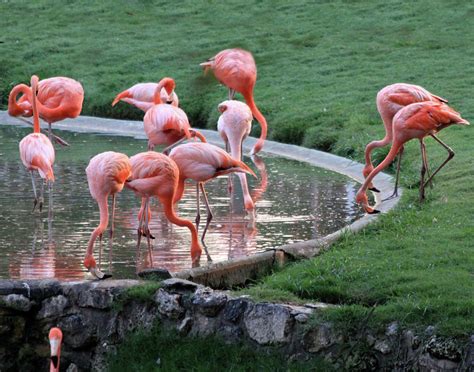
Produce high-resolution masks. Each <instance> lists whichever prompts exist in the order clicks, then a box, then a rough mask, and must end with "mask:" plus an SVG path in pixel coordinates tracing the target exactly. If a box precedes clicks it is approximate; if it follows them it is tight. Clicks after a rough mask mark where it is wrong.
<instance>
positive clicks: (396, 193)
mask: <svg viewBox="0 0 474 372" xmlns="http://www.w3.org/2000/svg"><path fill="white" fill-rule="evenodd" d="M397 197H398V191H397V190H394V191H393V194H392V195H390V196H389V197H388V198H385V199H382V201H383V202H384V201H387V200H390V199H393V198H397Z"/></svg>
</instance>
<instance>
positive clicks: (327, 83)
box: [0, 0, 474, 338]
mask: <svg viewBox="0 0 474 372" xmlns="http://www.w3.org/2000/svg"><path fill="white" fill-rule="evenodd" d="M0 13H1V14H2V15H6V16H2V17H1V19H0V26H1V29H2V30H4V32H3V33H2V35H0V42H1V43H0V50H1V54H0V94H1V98H0V104H1V105H2V108H6V100H7V94H8V92H9V90H10V89H11V87H12V86H13V85H14V84H17V83H19V82H24V81H27V80H28V79H29V76H30V75H31V74H32V73H37V74H38V75H39V76H40V77H48V76H55V75H67V76H71V77H74V78H76V79H78V80H80V81H81V82H82V83H83V85H84V88H85V90H86V101H85V105H84V113H85V114H91V115H98V116H109V117H119V118H124V117H127V118H141V117H142V114H141V113H140V112H139V111H136V110H135V109H133V108H131V107H129V106H127V105H125V104H120V105H118V107H116V108H114V109H112V108H111V107H110V102H111V101H112V99H113V97H114V95H115V94H116V93H118V92H120V91H121V90H123V89H124V88H127V87H128V86H131V85H132V84H134V83H136V82H139V81H156V80H158V79H159V78H161V77H162V76H165V75H169V76H173V77H175V78H176V81H177V93H178V94H179V95H180V99H181V104H182V107H183V109H184V110H185V111H186V112H187V113H188V115H189V117H190V119H191V122H192V124H193V125H197V126H207V127H210V128H215V126H216V120H215V119H216V117H217V111H216V106H217V104H218V103H219V102H220V101H221V100H224V99H225V98H226V90H225V89H224V88H223V87H220V86H218V84H217V83H216V81H215V80H214V79H213V78H212V77H211V76H208V77H204V76H203V75H202V73H201V71H200V69H199V66H198V64H199V62H201V61H203V60H205V59H206V58H208V57H210V56H212V55H214V54H215V53H216V52H217V51H219V50H221V49H224V48H228V47H235V46H240V47H243V48H246V49H249V50H251V51H253V53H254V55H255V58H256V62H257V65H258V71H259V78H258V81H257V86H256V91H255V96H256V102H257V104H258V105H259V106H260V107H261V110H262V112H263V113H264V114H265V115H266V116H267V120H268V122H269V128H270V138H273V139H275V140H278V141H284V142H289V143H296V144H302V145H304V146H308V147H314V148H319V149H323V150H327V151H331V152H333V153H337V154H340V155H344V156H348V157H351V158H354V159H356V160H359V161H360V160H362V159H363V156H362V155H363V149H364V146H365V144H366V143H367V142H369V141H370V140H371V139H374V138H381V137H382V136H383V126H382V123H381V121H380V118H379V116H378V113H377V111H376V108H375V103H374V101H375V95H376V93H377V91H378V90H379V89H380V88H382V87H383V86H385V85H387V84H390V83H393V82H410V83H416V84H419V85H422V86H424V87H426V88H427V89H428V90H430V91H432V92H433V93H435V94H439V95H441V96H443V97H446V98H448V99H449V100H450V102H451V103H452V106H453V107H454V108H456V109H458V110H459V111H460V112H461V113H462V114H463V116H464V117H465V118H467V119H468V120H471V121H474V94H473V93H472V76H474V65H473V64H472V60H473V57H474V49H472V48H471V46H472V45H473V44H474V27H473V26H474V24H473V23H474V17H473V15H474V5H473V4H469V3H467V2H464V1H415V2H403V1H386V2H379V1H375V0H374V1H360V2H359V1H357V2H353V1H328V2H323V1H321V2H317V3H314V2H310V1H294V2H292V3H288V2H287V1H255V2H250V3H249V2H246V1H243V0H239V1H235V2H233V4H232V5H229V4H224V3H221V2H218V1H212V0H209V1H202V2H193V1H183V2H180V5H179V6H177V5H176V4H175V3H173V2H168V3H162V2H154V1H145V0H143V1H138V0H136V1H123V2H119V1H113V2H112V1H103V2H100V3H90V2H86V1H71V2H69V3H68V4H67V5H59V3H57V2H54V1H46V0H41V1H37V2H34V4H33V3H27V2H23V1H15V2H13V1H5V2H2V3H1V4H0ZM440 138H441V139H442V140H443V141H445V142H446V143H448V144H449V145H450V146H451V147H452V148H453V149H454V150H455V152H456V156H455V158H454V160H452V161H451V162H450V163H449V165H448V166H447V167H446V169H445V170H443V171H442V172H441V173H440V174H439V176H437V177H436V181H435V187H434V189H433V190H429V192H428V198H427V200H426V202H425V203H424V204H423V205H419V204H418V202H417V191H416V189H417V187H418V179H419V168H420V163H421V159H420V154H419V149H418V144H416V143H412V144H409V145H408V146H407V148H406V151H405V155H404V156H405V159H404V162H403V165H402V167H403V169H402V185H403V186H404V187H405V188H406V189H407V192H406V193H405V195H404V197H403V200H402V203H401V206H400V207H399V208H397V210H396V211H394V212H391V213H390V214H389V215H387V216H383V217H382V218H381V219H380V221H379V222H378V223H376V224H374V225H373V226H370V227H369V228H367V229H365V230H364V231H363V232H362V233H360V234H358V235H357V236H348V237H347V238H346V239H344V240H342V241H341V242H340V243H339V244H337V245H336V246H335V247H334V249H332V250H331V251H330V252H328V253H325V254H324V255H323V256H321V257H319V258H317V259H314V260H311V261H307V262H302V263H298V264H295V265H293V266H291V267H289V268H288V269H286V270H284V271H282V272H280V273H277V274H275V275H273V276H271V277H269V278H268V279H266V280H265V281H264V282H263V283H261V284H259V285H258V286H257V287H255V288H253V289H252V293H253V294H255V295H257V296H262V293H264V294H265V296H266V297H267V298H276V297H278V298H280V299H281V298H288V299H290V298H291V299H294V300H296V299H299V300H300V301H316V300H321V301H327V302H331V303H337V304H341V305H344V306H342V307H341V308H340V309H339V310H333V311H332V312H331V313H329V315H328V316H331V317H334V318H335V319H339V320H343V322H351V323H357V322H359V321H361V320H362V319H364V318H365V317H366V314H367V311H368V309H369V308H371V307H373V306H376V308H375V310H374V312H373V314H372V317H371V321H373V324H374V326H382V325H383V324H386V322H389V321H392V320H399V321H401V322H402V323H403V324H405V325H406V326H410V327H415V328H422V327H425V326H427V325H435V326H436V327H437V328H438V330H439V332H441V333H443V334H446V335H454V336H457V337H461V338H464V337H466V336H467V335H469V334H472V332H473V331H474V303H473V301H474V300H473V299H474V285H473V275H474V255H473V254H472V247H473V243H472V242H473V241H474V239H473V238H474V219H473V216H474V204H473V203H472V200H473V198H474V191H473V188H472V186H471V185H472V184H471V182H472V179H473V166H474V160H473V157H472V143H473V142H474V132H473V130H472V128H448V129H447V130H445V131H444V132H442V133H441V135H440ZM427 147H428V156H429V159H430V164H431V165H432V166H433V167H434V166H436V165H437V164H440V163H441V162H442V160H443V159H444V157H445V156H446V153H445V151H444V150H443V149H442V148H440V146H439V145H437V144H436V143H434V141H432V140H428V141H427ZM387 152H388V149H383V150H380V151H378V152H377V153H376V160H378V161H380V160H381V159H382V158H383V157H384V156H385V155H386V154H387Z"/></svg>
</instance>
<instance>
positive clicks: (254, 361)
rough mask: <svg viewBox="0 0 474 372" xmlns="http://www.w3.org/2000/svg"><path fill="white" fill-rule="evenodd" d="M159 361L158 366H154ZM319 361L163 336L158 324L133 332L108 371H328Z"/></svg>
mask: <svg viewBox="0 0 474 372" xmlns="http://www.w3.org/2000/svg"><path fill="white" fill-rule="evenodd" d="M158 359H159V360H160V364H159V365H158V364H157V363H156V361H157V360H158ZM332 370H333V368H332V367H331V365H329V364H328V363H326V362H324V361H323V360H321V359H318V358H316V359H313V360H311V361H307V362H304V361H293V362H291V361H287V360H285V359H284V357H283V356H282V355H281V354H279V353H278V352H277V350H270V351H258V350H256V349H255V348H251V347H250V346H246V345H242V344H234V345H228V344H227V343H226V342H225V341H224V340H222V339H219V338H215V337H207V338H202V339H196V338H193V337H182V336H178V335H177V334H175V333H165V332H164V331H163V330H162V329H161V328H160V327H159V325H155V326H154V327H153V328H152V329H151V330H150V331H148V332H147V331H139V332H136V333H134V334H132V335H130V337H128V339H127V340H126V341H125V342H124V343H123V344H122V345H121V346H120V348H119V350H118V352H117V354H115V355H111V356H110V359H109V371H111V372H115V371H117V372H118V371H124V372H125V371H134V372H139V371H147V372H148V371H193V372H198V371H202V372H204V371H206V372H207V371H209V372H211V371H216V372H217V371H233V372H234V371H235V372H237V371H281V372H283V371H285V372H289V371H332Z"/></svg>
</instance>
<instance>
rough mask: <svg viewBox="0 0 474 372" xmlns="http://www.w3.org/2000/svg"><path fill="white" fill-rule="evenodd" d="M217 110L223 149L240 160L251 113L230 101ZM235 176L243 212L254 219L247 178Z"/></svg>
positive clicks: (245, 106) (242, 175) (239, 175)
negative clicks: (239, 185)
mask: <svg viewBox="0 0 474 372" xmlns="http://www.w3.org/2000/svg"><path fill="white" fill-rule="evenodd" d="M218 110H219V111H220V112H221V113H222V114H221V116H219V120H218V122H217V130H218V131H219V134H220V136H221V137H222V139H223V140H224V143H225V148H226V150H227V152H230V154H231V155H232V157H233V158H234V159H237V160H242V144H243V142H244V140H245V138H247V136H248V135H249V133H250V130H251V128H252V111H251V110H250V108H249V107H248V106H247V105H246V104H245V103H243V102H239V101H231V100H229V101H224V102H222V103H221V104H219V106H218ZM237 175H238V177H239V179H240V184H241V186H242V193H243V196H244V206H245V210H246V211H247V213H248V214H249V215H250V216H251V217H252V218H254V217H255V206H254V202H253V200H252V197H251V196H250V193H249V188H248V184H247V177H246V175H245V174H244V173H241V172H239V173H237ZM229 180H230V178H229ZM229 185H231V183H229Z"/></svg>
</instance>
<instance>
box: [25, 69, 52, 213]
mask: <svg viewBox="0 0 474 372" xmlns="http://www.w3.org/2000/svg"><path fill="white" fill-rule="evenodd" d="M38 80H39V79H38V76H36V75H33V76H32V77H31V91H32V97H31V102H32V105H31V107H32V112H33V133H31V134H28V135H27V136H26V137H24V138H23V139H22V140H21V141H20V158H21V161H22V162H23V164H24V166H25V167H26V169H27V170H29V171H30V173H31V182H32V184H33V193H34V195H35V200H34V204H33V211H34V210H35V208H36V205H37V204H38V202H39V210H40V212H41V210H42V208H43V189H44V181H42V183H41V195H40V197H39V198H38V196H37V194H36V186H35V184H36V182H35V176H34V173H33V172H34V171H35V170H37V171H38V173H39V175H40V177H41V178H42V180H45V181H46V182H48V185H51V183H52V182H54V172H53V164H54V156H55V154H54V147H53V144H52V143H51V141H50V140H49V138H48V137H46V136H45V135H44V134H42V133H40V125H39V113H38V107H37V105H36V103H37V99H36V92H37V89H38ZM49 192H50V194H49V196H50V198H51V188H50V189H49Z"/></svg>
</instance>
